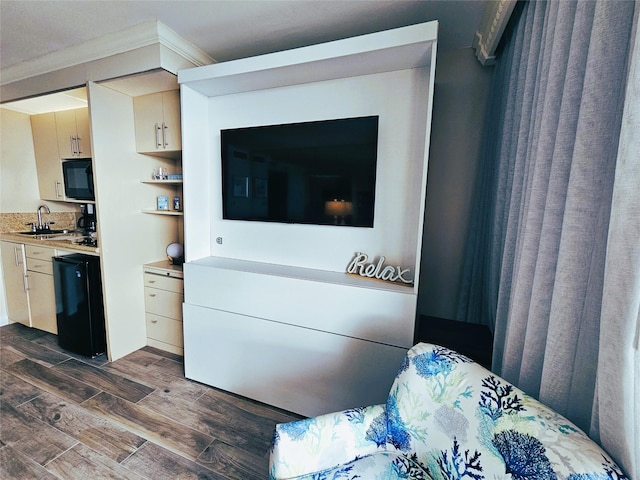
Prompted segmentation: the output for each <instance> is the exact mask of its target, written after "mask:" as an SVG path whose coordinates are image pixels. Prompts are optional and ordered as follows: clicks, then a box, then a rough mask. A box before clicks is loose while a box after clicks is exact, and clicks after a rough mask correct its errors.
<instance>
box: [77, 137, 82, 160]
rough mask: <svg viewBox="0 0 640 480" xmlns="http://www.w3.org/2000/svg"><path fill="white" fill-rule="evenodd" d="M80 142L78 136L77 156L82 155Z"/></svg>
mask: <svg viewBox="0 0 640 480" xmlns="http://www.w3.org/2000/svg"><path fill="white" fill-rule="evenodd" d="M80 140H81V138H80V137H78V136H77V135H76V154H77V155H81V154H82V150H80Z"/></svg>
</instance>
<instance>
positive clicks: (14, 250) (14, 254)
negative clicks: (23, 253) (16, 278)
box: [13, 247, 20, 267]
mask: <svg viewBox="0 0 640 480" xmlns="http://www.w3.org/2000/svg"><path fill="white" fill-rule="evenodd" d="M18 248H19V247H13V256H14V257H15V259H16V267H19V266H20V258H19V257H18Z"/></svg>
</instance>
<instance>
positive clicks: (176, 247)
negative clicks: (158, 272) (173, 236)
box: [167, 242, 184, 265]
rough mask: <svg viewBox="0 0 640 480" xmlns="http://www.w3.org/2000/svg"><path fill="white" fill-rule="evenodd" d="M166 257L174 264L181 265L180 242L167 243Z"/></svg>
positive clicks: (181, 250) (181, 251) (182, 250)
mask: <svg viewBox="0 0 640 480" xmlns="http://www.w3.org/2000/svg"><path fill="white" fill-rule="evenodd" d="M167 257H169V260H171V263H172V264H174V265H182V264H183V263H184V248H183V247H182V244H181V243H177V242H174V243H170V244H169V245H167Z"/></svg>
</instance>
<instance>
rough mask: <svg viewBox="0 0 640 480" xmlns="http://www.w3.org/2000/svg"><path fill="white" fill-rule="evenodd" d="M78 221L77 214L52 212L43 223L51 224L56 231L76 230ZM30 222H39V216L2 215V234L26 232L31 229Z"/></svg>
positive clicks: (23, 213)
mask: <svg viewBox="0 0 640 480" xmlns="http://www.w3.org/2000/svg"><path fill="white" fill-rule="evenodd" d="M76 219H77V214H76V213H73V212H51V213H44V214H43V215H42V221H43V222H51V223H52V227H51V228H55V229H56V230H58V229H65V228H68V229H74V228H76ZM30 222H34V223H37V222H38V215H37V214H36V213H35V212H33V213H25V212H21V213H0V233H9V232H26V231H28V230H29V229H30V227H31V226H30V225H27V224H28V223H30ZM53 222H55V223H53Z"/></svg>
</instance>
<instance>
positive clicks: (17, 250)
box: [0, 241, 31, 327]
mask: <svg viewBox="0 0 640 480" xmlns="http://www.w3.org/2000/svg"><path fill="white" fill-rule="evenodd" d="M0 251H1V252H2V271H3V273H4V288H5V297H6V299H7V316H8V317H9V321H10V322H12V323H22V324H24V325H26V326H27V327H30V326H31V321H30V320H29V297H28V295H27V283H26V262H25V254H24V245H23V244H21V243H12V242H4V241H3V242H0Z"/></svg>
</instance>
